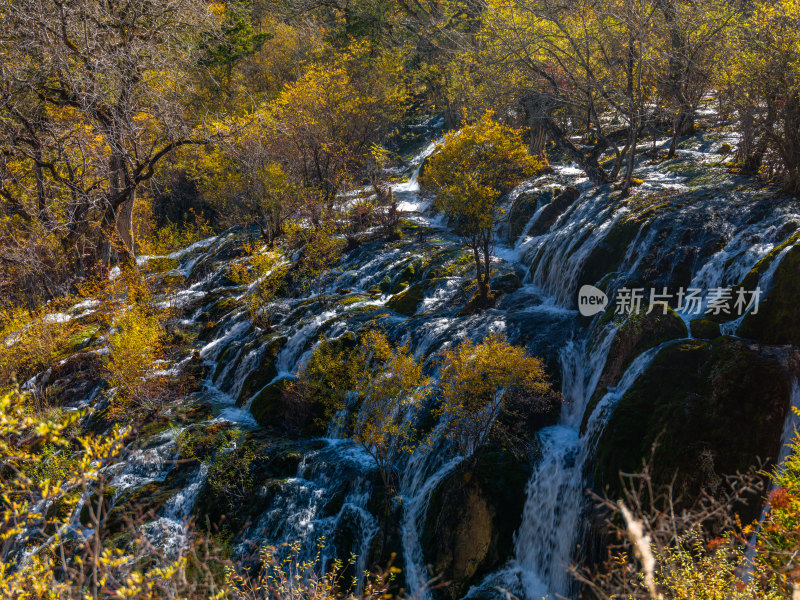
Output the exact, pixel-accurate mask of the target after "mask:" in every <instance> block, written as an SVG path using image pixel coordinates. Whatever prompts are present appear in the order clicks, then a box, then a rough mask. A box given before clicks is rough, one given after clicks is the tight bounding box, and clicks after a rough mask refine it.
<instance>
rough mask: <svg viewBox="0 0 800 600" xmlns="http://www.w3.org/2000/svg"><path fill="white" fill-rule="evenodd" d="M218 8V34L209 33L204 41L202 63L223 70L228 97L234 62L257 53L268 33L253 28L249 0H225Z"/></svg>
mask: <svg viewBox="0 0 800 600" xmlns="http://www.w3.org/2000/svg"><path fill="white" fill-rule="evenodd" d="M219 9H220V10H221V11H222V12H223V16H222V23H221V25H220V28H219V33H218V35H213V34H212V35H210V36H209V38H210V39H209V40H208V41H207V42H206V43H205V44H204V46H205V48H204V49H205V50H206V56H205V58H204V59H203V61H202V62H203V64H205V65H207V66H208V67H210V68H211V69H212V70H221V71H222V74H223V76H224V79H225V81H224V87H225V89H226V91H227V94H228V96H229V97H230V95H231V94H232V91H233V90H232V89H231V78H232V76H233V67H234V65H235V64H236V63H238V62H239V61H241V60H242V59H243V58H246V57H248V56H252V55H253V54H255V53H257V52H258V51H259V50H260V49H261V47H262V46H263V45H264V44H265V43H266V42H267V41H268V40H269V39H270V37H271V34H269V33H265V32H257V31H255V29H254V28H253V19H252V11H253V2H252V0H234V1H228V2H225V3H224V6H219Z"/></svg>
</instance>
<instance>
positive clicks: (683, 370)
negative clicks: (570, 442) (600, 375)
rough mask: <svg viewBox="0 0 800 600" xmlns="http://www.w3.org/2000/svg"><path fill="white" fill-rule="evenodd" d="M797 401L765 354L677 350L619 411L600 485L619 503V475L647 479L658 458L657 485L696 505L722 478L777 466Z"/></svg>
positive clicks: (714, 345)
mask: <svg viewBox="0 0 800 600" xmlns="http://www.w3.org/2000/svg"><path fill="white" fill-rule="evenodd" d="M790 393H791V384H790V377H789V374H788V373H787V372H786V371H785V370H784V369H783V367H782V365H781V364H780V363H779V362H778V361H777V360H775V359H774V358H772V357H770V356H768V355H765V354H762V353H761V352H760V351H759V349H758V348H757V347H752V346H748V345H747V344H745V343H744V342H741V341H739V340H735V339H732V338H726V337H720V338H717V339H716V340H714V341H713V342H704V341H699V340H686V341H681V342H676V343H675V344H672V345H670V346H668V347H666V348H664V349H663V350H662V351H661V352H660V353H659V354H658V355H657V356H656V357H655V359H654V360H653V362H652V363H651V364H650V366H649V368H648V369H647V370H646V371H645V372H644V373H643V374H642V375H641V376H640V377H639V379H638V380H637V381H636V383H635V384H634V385H633V386H632V387H631V388H630V389H629V390H628V391H627V393H626V394H625V395H624V396H623V398H622V399H621V400H620V402H619V405H618V406H617V407H616V410H615V411H614V414H613V415H612V416H611V418H610V420H609V423H608V425H607V426H606V428H605V431H604V432H603V434H602V435H601V437H600V440H599V442H598V446H597V453H596V460H595V465H596V468H595V485H596V487H603V486H606V487H607V491H606V493H607V494H609V497H614V498H616V497H619V495H620V493H621V489H620V479H619V473H620V472H626V473H635V472H638V471H640V470H641V469H642V467H643V465H644V463H645V461H647V460H650V459H651V453H652V468H651V472H652V477H653V480H654V483H655V484H656V485H662V484H667V483H669V482H670V481H672V480H673V477H674V478H675V479H674V481H675V494H676V497H681V498H683V501H684V502H688V503H691V502H692V501H693V500H694V499H695V498H697V496H698V494H700V492H701V490H711V491H713V489H714V488H715V486H717V485H719V484H720V482H721V479H720V477H721V476H722V475H726V474H732V473H736V472H737V471H742V472H743V471H745V470H747V469H748V468H750V467H753V466H755V465H757V464H758V458H760V459H763V460H765V461H774V460H775V459H776V457H777V455H778V451H779V447H780V440H781V433H782V431H783V424H784V420H785V417H786V414H787V411H788V408H789V400H790ZM653 448H655V449H654V450H653ZM758 504H759V506H755V505H754V506H751V507H750V508H749V511H746V512H749V513H752V514H747V517H748V518H755V517H757V515H758V511H759V510H760V503H758Z"/></svg>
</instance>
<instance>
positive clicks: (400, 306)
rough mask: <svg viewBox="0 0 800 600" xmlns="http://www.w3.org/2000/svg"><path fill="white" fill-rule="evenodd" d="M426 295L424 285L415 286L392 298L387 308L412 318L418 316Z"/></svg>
mask: <svg viewBox="0 0 800 600" xmlns="http://www.w3.org/2000/svg"><path fill="white" fill-rule="evenodd" d="M424 293H425V286H424V285H423V284H422V283H417V284H414V285H412V286H411V287H410V288H408V289H407V290H405V291H404V292H400V293H399V294H397V295H395V296H392V298H391V299H390V300H389V301H388V302H387V303H386V307H387V308H389V309H391V310H393V311H394V312H396V313H400V314H401V315H405V316H407V317H412V316H414V315H415V314H416V312H417V309H418V308H419V304H420V302H422V298H423V296H424Z"/></svg>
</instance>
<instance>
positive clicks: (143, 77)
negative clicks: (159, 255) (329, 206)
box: [0, 0, 213, 270]
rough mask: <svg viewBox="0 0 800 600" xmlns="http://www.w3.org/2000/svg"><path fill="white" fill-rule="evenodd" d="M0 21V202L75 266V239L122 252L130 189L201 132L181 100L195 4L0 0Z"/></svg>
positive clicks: (188, 85) (186, 89)
mask: <svg viewBox="0 0 800 600" xmlns="http://www.w3.org/2000/svg"><path fill="white" fill-rule="evenodd" d="M0 19H2V30H3V32H5V33H4V34H3V37H2V39H1V40H0V55H2V57H3V59H2V61H1V62H2V66H0V83H2V85H1V86H0V135H1V136H2V138H0V146H1V147H2V151H0V155H2V156H3V159H2V160H1V161H0V190H2V193H1V194H2V198H3V200H4V202H5V203H6V204H7V205H9V206H11V207H14V210H15V212H17V213H18V214H20V215H24V216H23V219H24V220H25V221H26V222H28V223H32V224H33V225H35V224H41V225H42V226H44V227H45V228H46V229H48V230H51V231H56V232H58V235H59V237H60V241H61V244H62V245H63V247H64V248H65V250H71V251H72V252H74V254H75V260H76V262H77V263H81V265H82V260H83V258H84V256H85V255H86V254H87V249H86V248H85V246H86V245H89V246H90V251H94V253H95V256H97V255H98V254H101V255H102V258H103V259H105V260H106V262H108V261H109V259H110V257H111V247H112V245H114V244H116V243H118V245H119V248H120V249H121V250H122V252H123V255H126V256H128V257H132V255H133V252H134V237H133V215H134V209H135V204H136V193H137V190H138V189H139V188H140V186H141V185H142V183H143V182H145V181H147V180H148V179H150V178H151V177H152V176H153V174H154V172H155V168H156V166H157V164H158V163H159V162H160V161H161V160H162V159H163V158H164V157H166V156H168V155H169V154H170V153H171V152H172V151H173V150H175V149H176V148H178V147H180V146H183V145H186V144H198V143H203V142H205V141H207V140H208V134H207V133H206V132H204V131H203V130H202V128H200V129H198V126H199V125H201V123H200V120H201V118H202V117H201V115H202V111H200V110H194V111H189V110H188V107H187V101H188V100H189V99H190V98H191V96H192V94H191V90H192V81H191V74H192V72H193V71H194V70H196V68H197V60H198V58H199V56H198V50H197V48H198V40H197V36H198V32H199V31H201V30H204V31H213V19H212V17H211V13H210V12H209V10H208V5H207V3H205V2H203V1H201V0H166V1H155V0H143V1H141V2H129V1H127V0H112V1H109V2H95V1H93V0H78V1H75V2H62V1H60V0H59V1H55V2H47V1H45V0H22V1H16V0H14V1H10V0H2V2H0ZM195 108H197V107H195ZM33 225H31V226H32V227H33ZM98 230H99V233H100V238H101V240H102V242H101V245H102V246H103V247H102V249H101V252H97V249H96V248H91V247H92V246H97V245H98V241H97V235H96V234H97V233H98ZM81 265H79V266H78V267H77V268H78V269H79V270H80V266H81Z"/></svg>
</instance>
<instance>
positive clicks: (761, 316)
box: [737, 246, 800, 346]
mask: <svg viewBox="0 0 800 600" xmlns="http://www.w3.org/2000/svg"><path fill="white" fill-rule="evenodd" d="M752 289H753V288H751V290H752ZM798 298H800V247H799V246H795V247H794V248H792V249H791V250H789V251H788V252H787V254H786V256H784V257H783V259H782V260H781V262H780V264H779V265H778V267H777V269H776V270H775V274H774V276H773V284H772V289H770V291H769V294H768V296H767V297H766V298H762V299H761V302H760V306H759V308H758V312H757V313H755V314H753V313H752V312H751V313H749V314H748V315H747V316H746V317H745V318H744V319H743V320H742V324H741V326H740V327H739V331H738V332H737V333H738V334H739V335H740V336H742V337H746V338H750V339H755V340H761V341H764V342H768V343H770V344H794V345H796V346H800V310H798V309H797V299H798Z"/></svg>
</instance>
